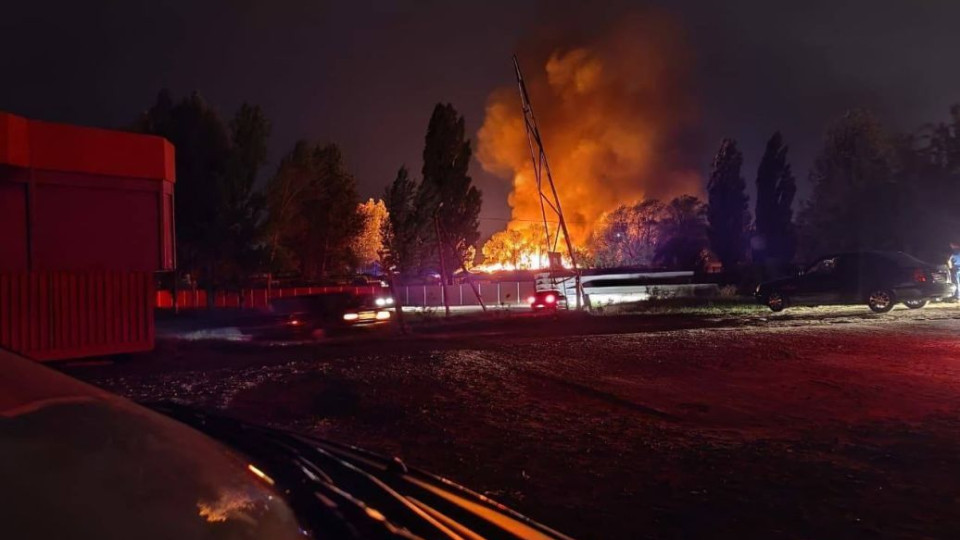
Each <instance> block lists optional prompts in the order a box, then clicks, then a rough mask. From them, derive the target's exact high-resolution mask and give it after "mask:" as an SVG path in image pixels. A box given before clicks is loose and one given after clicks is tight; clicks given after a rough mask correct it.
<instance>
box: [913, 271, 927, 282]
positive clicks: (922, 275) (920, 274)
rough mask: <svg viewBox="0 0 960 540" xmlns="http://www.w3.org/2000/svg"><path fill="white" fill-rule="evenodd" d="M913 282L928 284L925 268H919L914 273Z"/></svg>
mask: <svg viewBox="0 0 960 540" xmlns="http://www.w3.org/2000/svg"><path fill="white" fill-rule="evenodd" d="M913 280H914V281H916V282H917V283H926V282H927V273H926V272H924V271H923V268H917V269H916V270H914V271H913Z"/></svg>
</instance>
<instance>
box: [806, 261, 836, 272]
mask: <svg viewBox="0 0 960 540" xmlns="http://www.w3.org/2000/svg"><path fill="white" fill-rule="evenodd" d="M836 269H837V257H829V258H826V259H820V260H819V261H817V262H815V263H813V264H812V265H810V268H808V269H807V272H806V273H807V274H808V275H819V276H826V275H830V274H832V273H833V272H834V271H835V270H836Z"/></svg>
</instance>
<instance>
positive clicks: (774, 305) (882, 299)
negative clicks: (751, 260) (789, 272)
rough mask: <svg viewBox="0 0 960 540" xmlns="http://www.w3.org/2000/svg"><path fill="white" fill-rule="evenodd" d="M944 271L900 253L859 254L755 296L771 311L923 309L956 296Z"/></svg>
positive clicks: (836, 258)
mask: <svg viewBox="0 0 960 540" xmlns="http://www.w3.org/2000/svg"><path fill="white" fill-rule="evenodd" d="M954 290H955V288H954V285H953V284H952V283H950V276H949V274H948V272H947V270H946V268H944V267H940V266H936V265H932V264H929V263H925V262H923V261H921V260H919V259H917V258H915V257H913V256H911V255H907V254H906V253H901V252H884V251H870V252H856V253H840V254H835V255H829V256H826V257H822V258H820V259H818V260H817V261H816V262H814V263H813V264H811V265H810V266H809V267H807V269H806V270H804V271H802V272H800V273H798V275H797V276H795V277H789V278H783V279H778V280H775V281H769V282H766V283H762V284H760V285H759V286H758V287H757V291H756V298H757V301H758V302H760V303H761V304H764V305H766V306H768V307H769V308H770V309H772V310H773V311H780V310H782V309H784V308H786V307H788V306H819V305H844V304H866V305H867V306H869V307H870V309H871V310H873V311H875V312H877V313H886V312H888V311H890V310H891V309H893V306H894V305H895V304H897V303H900V302H902V303H903V304H904V305H906V306H907V307H908V308H911V309H918V308H922V307H923V306H924V305H926V303H927V302H928V301H930V300H937V299H940V298H945V297H948V296H951V295H953V293H954Z"/></svg>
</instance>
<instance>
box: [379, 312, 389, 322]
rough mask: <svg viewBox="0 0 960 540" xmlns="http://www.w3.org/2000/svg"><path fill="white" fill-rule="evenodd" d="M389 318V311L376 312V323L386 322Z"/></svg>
mask: <svg viewBox="0 0 960 540" xmlns="http://www.w3.org/2000/svg"><path fill="white" fill-rule="evenodd" d="M389 318H390V312H389V311H378V312H377V320H378V321H385V320H387V319H389Z"/></svg>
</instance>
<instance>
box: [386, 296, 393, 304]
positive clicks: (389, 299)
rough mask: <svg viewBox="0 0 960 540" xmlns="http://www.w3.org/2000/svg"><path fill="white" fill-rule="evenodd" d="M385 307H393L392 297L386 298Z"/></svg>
mask: <svg viewBox="0 0 960 540" xmlns="http://www.w3.org/2000/svg"><path fill="white" fill-rule="evenodd" d="M387 305H388V306H392V305H393V297H392V296H388V297H387Z"/></svg>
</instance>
